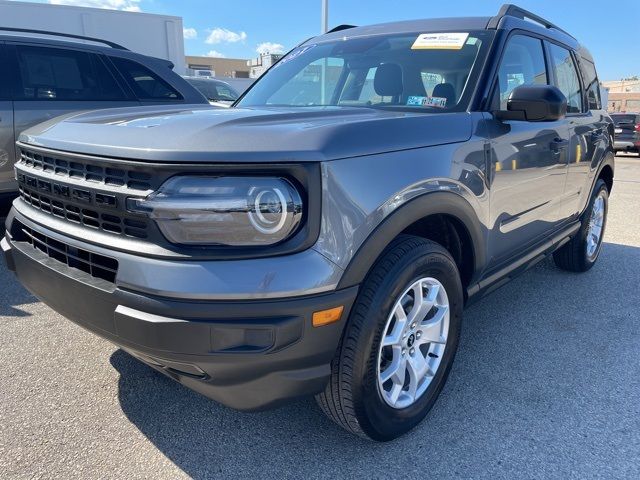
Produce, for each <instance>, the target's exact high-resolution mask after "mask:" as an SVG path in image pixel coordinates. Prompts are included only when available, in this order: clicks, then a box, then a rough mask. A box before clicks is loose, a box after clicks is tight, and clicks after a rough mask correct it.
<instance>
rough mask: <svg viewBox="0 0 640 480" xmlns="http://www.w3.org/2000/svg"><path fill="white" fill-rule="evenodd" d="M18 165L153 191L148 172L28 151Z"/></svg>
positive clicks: (142, 190) (77, 178) (102, 182)
mask: <svg viewBox="0 0 640 480" xmlns="http://www.w3.org/2000/svg"><path fill="white" fill-rule="evenodd" d="M18 165H25V166H26V167H30V168H33V169H35V170H41V171H43V172H47V173H53V174H55V175H56V176H60V177H67V178H72V179H75V180H84V181H87V182H91V183H94V184H103V185H108V186H111V187H126V188H127V189H130V190H138V191H141V192H145V191H148V190H151V188H152V187H151V184H150V183H149V181H150V180H151V175H150V174H149V173H146V172H138V171H134V170H127V169H124V168H117V167H109V166H102V165H94V164H91V163H86V162H81V161H78V160H75V159H74V160H67V159H63V158H56V157H53V156H47V155H43V154H40V153H36V152H30V151H28V150H22V151H21V153H20V160H18Z"/></svg>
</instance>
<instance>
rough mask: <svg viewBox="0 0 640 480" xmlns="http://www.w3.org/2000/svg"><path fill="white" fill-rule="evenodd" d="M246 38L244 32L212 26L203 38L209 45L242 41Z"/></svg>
mask: <svg viewBox="0 0 640 480" xmlns="http://www.w3.org/2000/svg"><path fill="white" fill-rule="evenodd" d="M246 39H247V34H246V33H245V32H232V31H231V30H227V29H226V28H214V29H213V30H211V32H210V33H209V36H208V37H207V39H206V40H205V42H206V43H208V44H209V45H214V44H216V43H236V42H244V41H245V40H246Z"/></svg>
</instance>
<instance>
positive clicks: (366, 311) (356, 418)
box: [316, 235, 463, 441]
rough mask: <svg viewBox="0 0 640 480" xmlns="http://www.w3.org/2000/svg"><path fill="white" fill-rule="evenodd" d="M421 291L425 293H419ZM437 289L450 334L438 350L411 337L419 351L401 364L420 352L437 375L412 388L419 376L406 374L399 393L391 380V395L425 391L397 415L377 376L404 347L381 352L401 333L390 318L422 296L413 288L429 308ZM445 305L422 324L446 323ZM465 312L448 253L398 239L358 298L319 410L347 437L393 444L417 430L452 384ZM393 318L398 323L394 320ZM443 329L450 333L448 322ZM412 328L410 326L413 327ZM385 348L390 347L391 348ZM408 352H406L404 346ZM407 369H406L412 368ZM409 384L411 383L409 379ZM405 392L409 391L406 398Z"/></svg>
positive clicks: (412, 239) (416, 239) (423, 243)
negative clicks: (391, 331) (409, 299)
mask: <svg viewBox="0 0 640 480" xmlns="http://www.w3.org/2000/svg"><path fill="white" fill-rule="evenodd" d="M424 282H427V283H424ZM429 282H431V283H429ZM416 284H417V285H419V286H418V287H415V285H416ZM432 284H433V285H436V286H437V284H439V287H438V288H437V289H434V292H435V291H439V292H442V291H444V294H443V295H444V296H446V301H447V302H448V306H449V308H448V333H447V334H446V335H445V334H442V336H440V337H438V338H439V339H440V341H439V342H435V343H430V342H428V341H427V338H426V337H427V334H426V333H425V334H424V336H423V337H422V340H417V339H419V338H420V333H422V331H420V330H413V331H414V333H415V337H414V338H415V339H416V340H415V344H414V343H413V341H411V344H412V345H415V346H414V348H408V347H407V349H406V352H405V353H404V354H403V358H404V355H405V354H406V355H408V354H409V352H411V353H412V354H413V353H414V352H413V351H414V350H416V349H417V352H419V353H420V354H421V355H423V356H424V361H426V362H427V363H428V362H431V361H436V362H439V364H438V366H436V367H435V371H433V370H434V369H433V368H430V369H429V371H430V372H432V373H433V374H430V373H428V374H426V375H424V376H422V377H420V378H421V379H422V383H420V381H419V382H416V383H413V384H412V383H411V382H412V378H416V370H415V369H411V372H413V375H414V376H413V377H412V376H411V373H409V372H410V370H405V371H404V374H406V375H407V376H408V377H409V385H407V386H406V387H405V386H404V385H405V384H403V386H402V387H401V386H400V382H401V381H398V382H397V383H398V385H397V386H396V385H395V383H394V382H396V380H393V381H392V382H391V384H390V385H393V387H392V388H391V389H390V390H393V388H396V387H398V390H400V394H399V395H400V397H399V398H405V399H406V398H409V397H411V394H410V392H411V391H414V392H415V390H411V388H410V386H413V385H417V384H419V385H421V388H426V389H425V390H423V391H422V393H421V395H419V396H418V395H415V397H416V399H415V400H414V402H413V403H412V404H410V405H407V406H406V407H398V406H395V407H394V406H392V405H391V404H390V403H388V402H389V401H391V400H385V397H384V396H383V395H387V397H386V398H390V397H392V395H391V394H390V393H388V392H386V391H385V392H384V393H383V390H384V389H385V388H386V387H385V385H388V384H389V383H388V382H387V384H384V385H379V383H380V382H381V381H382V380H380V382H379V369H380V370H382V363H381V362H387V360H388V359H387V357H386V356H387V355H388V351H389V349H390V350H391V351H392V352H393V356H394V357H393V358H394V359H395V355H396V352H398V351H399V350H400V348H401V347H398V346H397V345H394V346H392V347H387V346H385V347H381V342H382V340H383V338H385V339H390V338H392V337H395V335H390V334H389V329H390V328H391V325H394V328H395V326H396V324H395V320H394V322H393V323H390V322H391V312H392V310H393V311H394V312H396V311H397V305H398V304H399V302H400V300H402V299H406V297H407V292H410V293H409V294H408V295H409V296H411V295H413V296H414V298H415V292H416V291H418V290H415V289H411V290H408V287H415V288H418V289H419V291H421V292H426V293H425V294H424V295H426V297H427V298H425V300H428V298H429V296H430V295H431V288H432ZM440 295H441V293H438V298H440ZM443 298H444V297H443ZM424 305H425V310H423V311H427V310H426V308H430V307H428V304H427V303H425V304H424ZM441 305H442V302H441V301H440V300H438V301H437V303H436V304H435V306H434V307H433V309H431V310H429V312H430V313H429V314H427V317H426V318H425V319H424V320H423V322H429V321H432V320H435V319H436V316H438V318H440V317H442V315H440V310H441V309H442V310H443V311H447V310H446V309H444V308H442V306H441ZM410 306H411V310H410V311H409V312H408V313H407V315H408V318H409V319H410V318H411V313H413V307H415V303H410ZM462 309H463V290H462V285H461V282H460V274H459V272H458V269H457V267H456V264H455V262H454V260H453V258H452V257H451V255H450V254H449V252H447V251H446V250H445V249H444V248H443V247H441V246H440V245H438V244H436V243H434V242H431V241H429V240H425V239H422V238H420V237H413V236H408V235H403V236H400V237H399V238H398V239H396V240H395V241H394V242H392V244H391V245H390V246H389V247H388V248H387V249H386V250H385V252H384V253H383V254H382V256H381V258H380V259H379V260H378V261H377V262H376V264H375V265H374V267H373V268H372V270H371V272H370V273H369V274H368V275H367V278H366V279H365V281H364V282H363V284H362V286H361V288H360V293H359V294H358V298H357V300H356V303H355V305H354V308H353V310H352V312H351V315H350V317H349V321H348V322H347V326H346V328H345V332H344V334H343V337H342V340H341V342H340V345H339V347H338V349H337V352H336V355H335V357H334V359H333V362H332V365H331V367H332V368H331V370H332V371H331V379H330V381H329V383H328V385H327V387H326V389H325V391H324V392H322V393H320V394H318V395H317V396H316V400H317V402H318V404H319V405H320V408H321V409H322V410H323V411H324V413H325V414H326V415H327V416H328V417H329V418H331V419H332V420H333V421H334V422H336V423H337V424H338V425H340V426H341V427H343V428H345V429H346V430H348V431H350V432H352V433H354V434H356V435H359V436H361V437H364V438H368V439H372V440H376V441H389V440H393V439H394V438H397V437H399V436H400V435H402V434H404V433H406V432H408V431H409V430H411V429H412V428H414V427H415V426H416V425H418V424H419V423H420V422H421V421H422V419H423V418H424V417H425V416H426V415H427V413H428V412H429V410H431V408H432V407H433V404H434V403H435V401H436V399H437V397H438V395H439V393H440V391H441V390H442V388H443V386H444V384H445V382H446V379H447V377H448V374H449V370H450V369H451V365H452V364H453V360H454V357H455V353H456V350H457V348H458V341H459V336H460V325H461V320H462ZM403 310H404V307H403ZM431 314H432V315H433V316H432V318H431V319H430V318H429V315H431ZM394 315H395V314H394ZM393 318H394V319H395V317H393ZM442 318H444V317H442ZM423 322H421V321H418V322H416V323H413V325H416V324H418V326H417V327H416V328H417V329H421V328H422V329H423V330H424V331H425V332H426V331H427V330H426V328H427V327H426V326H424V327H422V326H420V325H423ZM442 322H443V323H442V325H444V320H442ZM406 325H409V322H407V323H406ZM425 325H426V323H425ZM409 326H410V325H409ZM409 326H408V327H407V328H409ZM441 331H442V332H444V328H443V329H442V330H440V329H439V330H438V332H441ZM419 332H420V333H419ZM407 333H408V332H407ZM411 336H413V334H411V335H410V336H409V337H407V339H406V340H405V339H404V338H403V339H402V340H401V341H402V342H407V343H406V345H408V346H411V345H409V344H408V342H409V341H410V338H411ZM445 337H446V339H445ZM386 342H387V340H385V343H386ZM419 342H423V343H419ZM403 345H405V344H404V343H403ZM436 347H437V348H440V347H441V348H442V349H443V350H438V352H439V353H441V355H435V357H432V356H431V355H432V354H431V353H426V354H425V353H423V350H422V349H428V350H429V352H431V349H432V348H434V349H435V348H436ZM434 351H436V350H434ZM427 357H428V358H427ZM411 358H412V359H414V360H415V359H417V358H419V357H414V356H413V355H412V356H411ZM431 358H435V360H431ZM406 359H407V360H408V359H409V357H408V356H407V357H406ZM409 363H410V362H408V361H407V365H408V364H409ZM388 365H390V364H388ZM398 371H400V369H398ZM385 372H386V367H385ZM404 374H403V375H404ZM380 378H382V377H380ZM394 378H395V377H394ZM389 381H391V380H389ZM403 381H404V382H406V377H405V380H403ZM427 381H428V383H427ZM404 388H407V391H406V392H405V390H404ZM416 390H417V389H416ZM407 401H409V400H407ZM398 405H400V400H398Z"/></svg>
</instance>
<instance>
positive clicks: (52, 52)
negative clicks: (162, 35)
mask: <svg viewBox="0 0 640 480" xmlns="http://www.w3.org/2000/svg"><path fill="white" fill-rule="evenodd" d="M61 39H67V40H66V41H63V40H61ZM80 41H85V42H91V43H80ZM172 68H173V64H172V63H171V62H169V61H167V60H161V59H158V58H152V57H148V56H145V55H141V54H138V53H134V52H131V51H129V50H127V49H125V48H124V47H122V46H120V45H117V44H115V43H113V42H108V41H105V40H99V39H94V38H89V37H81V36H76V35H71V34H61V33H52V32H44V31H40V30H26V29H17V28H4V27H3V28H0V72H2V73H3V74H2V75H0V196H1V195H15V194H16V193H17V190H18V186H17V183H16V181H15V178H14V173H13V164H14V162H15V160H16V150H15V141H16V140H17V138H18V136H19V135H20V133H21V132H22V131H23V130H25V129H27V128H29V127H31V126H33V125H36V124H38V123H41V122H43V121H45V120H48V119H51V118H53V117H56V116H58V115H62V114H66V113H70V112H74V111H79V110H93V109H98V108H111V107H131V106H139V105H181V106H182V105H184V104H206V100H205V99H204V97H203V96H202V95H201V94H200V93H199V92H198V91H197V90H196V89H195V88H193V87H192V86H191V85H189V83H187V82H186V81H185V80H183V79H182V78H181V77H180V75H178V74H176V73H175V72H173V71H172Z"/></svg>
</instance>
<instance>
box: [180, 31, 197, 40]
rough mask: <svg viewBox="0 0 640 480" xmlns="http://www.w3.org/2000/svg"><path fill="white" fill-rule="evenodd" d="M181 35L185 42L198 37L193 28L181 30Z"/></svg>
mask: <svg viewBox="0 0 640 480" xmlns="http://www.w3.org/2000/svg"><path fill="white" fill-rule="evenodd" d="M182 34H183V36H184V39H185V40H192V39H194V38H197V37H198V31H197V30H196V29H195V28H183V29H182Z"/></svg>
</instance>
